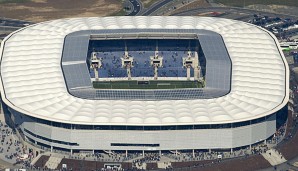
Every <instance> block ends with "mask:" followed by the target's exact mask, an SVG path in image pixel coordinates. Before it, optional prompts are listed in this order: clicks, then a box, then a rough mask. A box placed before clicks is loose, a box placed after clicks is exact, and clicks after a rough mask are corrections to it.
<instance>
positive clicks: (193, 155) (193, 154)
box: [192, 149, 196, 158]
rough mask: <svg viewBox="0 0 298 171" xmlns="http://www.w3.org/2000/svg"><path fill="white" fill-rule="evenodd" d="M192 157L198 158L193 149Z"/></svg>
mask: <svg viewBox="0 0 298 171" xmlns="http://www.w3.org/2000/svg"><path fill="white" fill-rule="evenodd" d="M192 157H193V158H195V157H196V156H195V150H194V149H192Z"/></svg>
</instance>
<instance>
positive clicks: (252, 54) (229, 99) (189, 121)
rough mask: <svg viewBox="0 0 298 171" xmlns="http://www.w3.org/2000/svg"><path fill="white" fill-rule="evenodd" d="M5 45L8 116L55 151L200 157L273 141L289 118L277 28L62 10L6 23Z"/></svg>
mask: <svg viewBox="0 0 298 171" xmlns="http://www.w3.org/2000/svg"><path fill="white" fill-rule="evenodd" d="M0 54H1V97H2V105H3V108H4V109H5V110H4V111H5V119H6V122H7V124H8V125H9V126H10V127H11V128H13V129H14V130H16V131H17V133H18V135H19V136H20V137H21V138H22V139H23V140H24V141H26V142H28V143H32V144H33V145H34V146H36V147H40V148H42V149H48V151H50V152H54V151H64V152H66V153H67V154H70V155H71V156H72V155H74V154H77V153H86V152H88V153H91V154H92V155H96V154H98V153H101V152H105V153H111V152H112V151H113V152H115V153H121V154H123V155H124V156H122V157H123V158H125V159H127V158H128V157H129V156H130V154H139V155H140V154H141V155H142V156H143V157H144V156H145V154H147V153H154V154H153V156H149V157H148V158H147V159H150V158H154V159H157V158H158V156H161V154H167V153H172V154H174V155H178V153H180V152H186V153H189V154H190V156H192V158H194V157H198V156H201V159H206V157H207V158H208V155H211V156H213V155H214V156H217V155H218V154H217V153H211V152H212V150H218V149H220V150H224V151H228V152H229V153H231V155H232V154H234V153H233V152H234V151H237V153H238V151H239V149H241V148H244V149H248V150H249V151H254V148H253V147H254V145H255V144H259V143H261V144H262V143H265V144H266V143H272V141H274V142H276V141H277V139H278V138H277V137H276V136H277V135H276V131H277V130H279V129H280V128H281V127H282V126H283V125H284V124H285V122H286V120H287V115H284V114H283V112H280V110H281V109H282V108H283V107H284V106H285V105H286V104H287V102H288V99H289V88H288V87H289V71H288V65H287V62H286V60H285V57H284V56H283V53H282V51H281V49H280V48H279V46H278V41H277V39H276V37H275V36H274V35H273V34H271V33H270V32H268V31H266V30H264V29H262V28H260V27H257V26H254V25H252V24H249V23H244V22H239V21H234V20H229V19H221V18H208V17H163V16H153V17H143V16H137V17H103V18H96V17H94V18H73V19H60V20H54V21H47V22H43V23H39V24H34V25H30V26H28V27H25V28H22V29H20V30H17V31H15V32H13V33H11V34H10V35H9V36H7V37H6V38H5V39H4V40H3V42H2V43H1V53H0ZM114 85H116V86H114ZM200 150H203V151H206V152H207V153H206V154H205V153H204V154H205V155H206V156H205V155H199V154H198V153H199V151H200ZM258 150H261V149H258ZM262 150H264V149H262ZM156 153H157V154H158V155H157V156H156ZM209 153H210V154H209ZM242 154H243V152H242ZM235 155H236V154H235ZM211 156H209V158H212V157H211ZM217 157H218V156H217ZM147 159H146V158H145V161H146V160H147ZM49 160H51V161H53V163H55V162H56V163H59V162H57V160H56V159H54V158H52V159H51V158H50V159H49ZM175 160H177V159H175ZM140 161H144V159H142V160H140ZM137 163H138V162H137Z"/></svg>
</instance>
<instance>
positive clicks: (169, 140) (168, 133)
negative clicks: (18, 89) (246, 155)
mask: <svg viewBox="0 0 298 171" xmlns="http://www.w3.org/2000/svg"><path fill="white" fill-rule="evenodd" d="M12 113H13V112H12ZM12 118H13V120H14V122H15V123H17V124H21V125H20V128H21V129H22V131H23V133H24V135H25V136H26V137H27V138H29V139H30V141H32V142H34V143H37V144H40V143H42V144H45V145H47V146H49V147H53V148H57V147H58V148H63V149H68V150H70V149H71V150H82V149H83V150H149V151H150V150H185V149H219V148H222V149H229V148H236V147H241V146H246V145H250V144H255V143H256V142H260V141H264V140H266V139H267V138H269V137H270V136H271V135H273V134H274V133H275V130H276V129H275V128H276V115H275V114H272V115H269V116H267V117H265V118H264V119H263V120H262V121H258V122H254V121H249V122H247V124H246V125H244V126H240V125H242V124H244V123H240V124H239V125H238V126H235V127H231V128H220V125H218V126H219V127H218V128H211V126H210V125H208V126H210V127H209V128H204V129H181V130H179V128H177V129H176V130H94V129H93V130H84V129H75V128H70V129H65V128H62V127H63V126H61V127H56V126H51V125H47V124H43V123H37V122H35V121H34V120H32V118H29V117H27V116H25V115H22V114H20V113H13V117H12ZM223 126H224V125H223Z"/></svg>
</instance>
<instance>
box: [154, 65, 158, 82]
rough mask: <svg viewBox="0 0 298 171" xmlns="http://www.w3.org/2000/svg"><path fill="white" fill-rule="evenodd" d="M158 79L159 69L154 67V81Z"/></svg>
mask: <svg viewBox="0 0 298 171" xmlns="http://www.w3.org/2000/svg"><path fill="white" fill-rule="evenodd" d="M157 77H158V67H157V66H155V67H154V80H157Z"/></svg>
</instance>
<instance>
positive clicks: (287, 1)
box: [213, 0, 298, 7]
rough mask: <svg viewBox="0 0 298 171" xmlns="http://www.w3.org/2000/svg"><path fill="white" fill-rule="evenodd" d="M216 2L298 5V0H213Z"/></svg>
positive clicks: (245, 4) (233, 4)
mask: <svg viewBox="0 0 298 171" xmlns="http://www.w3.org/2000/svg"><path fill="white" fill-rule="evenodd" d="M213 1H214V2H215V3H221V4H224V5H229V6H237V7H243V6H247V5H254V4H263V5H272V4H275V5H285V6H296V7H298V3H297V0H282V1H281V0H213Z"/></svg>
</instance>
